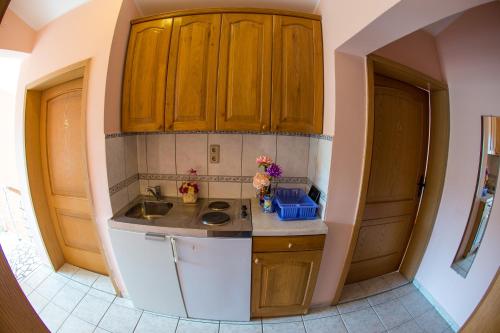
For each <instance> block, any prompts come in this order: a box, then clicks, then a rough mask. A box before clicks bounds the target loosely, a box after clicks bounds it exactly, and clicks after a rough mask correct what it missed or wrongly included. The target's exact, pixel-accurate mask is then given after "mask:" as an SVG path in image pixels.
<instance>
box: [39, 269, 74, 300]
mask: <svg viewBox="0 0 500 333" xmlns="http://www.w3.org/2000/svg"><path fill="white" fill-rule="evenodd" d="M68 281H69V279H68V278H67V277H65V276H61V275H59V274H55V273H54V274H51V275H49V276H48V277H47V278H46V279H45V280H43V282H42V283H40V285H39V286H38V287H37V288H36V289H35V290H36V291H37V292H38V293H39V294H40V295H42V296H43V297H45V298H47V299H49V300H51V299H52V298H54V296H55V295H56V294H57V293H58V292H59V291H60V290H61V289H62V288H63V287H64V285H65V284H66V283H67V282H68Z"/></svg>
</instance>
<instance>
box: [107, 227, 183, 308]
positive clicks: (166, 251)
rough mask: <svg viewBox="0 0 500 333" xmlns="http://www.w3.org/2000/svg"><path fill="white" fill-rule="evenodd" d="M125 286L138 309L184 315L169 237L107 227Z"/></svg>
mask: <svg viewBox="0 0 500 333" xmlns="http://www.w3.org/2000/svg"><path fill="white" fill-rule="evenodd" d="M109 233H110V236H111V243H112V246H113V250H114V252H115V256H116V260H117V261H118V267H119V269H120V272H121V274H122V277H123V280H124V282H125V287H126V288H127V291H128V293H129V295H130V298H131V299H132V302H134V305H135V306H136V307H138V308H140V309H144V310H148V311H152V312H156V313H161V314H166V315H172V316H181V317H186V310H185V308H184V302H183V300H182V293H181V288H180V285H179V280H178V278H177V270H176V265H175V260H174V253H173V250H172V244H171V241H170V237H167V236H165V235H163V234H151V233H146V234H145V233H142V232H131V231H125V230H117V229H110V231H109Z"/></svg>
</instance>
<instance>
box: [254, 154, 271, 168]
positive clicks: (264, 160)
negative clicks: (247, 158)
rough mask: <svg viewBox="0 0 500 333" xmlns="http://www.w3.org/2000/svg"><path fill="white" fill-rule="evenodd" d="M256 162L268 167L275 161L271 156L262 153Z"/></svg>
mask: <svg viewBox="0 0 500 333" xmlns="http://www.w3.org/2000/svg"><path fill="white" fill-rule="evenodd" d="M256 162H257V164H258V165H259V166H263V167H267V166H268V165H270V164H271V163H273V160H272V159H271V158H270V157H269V156H266V155H261V156H259V157H257V159H256Z"/></svg>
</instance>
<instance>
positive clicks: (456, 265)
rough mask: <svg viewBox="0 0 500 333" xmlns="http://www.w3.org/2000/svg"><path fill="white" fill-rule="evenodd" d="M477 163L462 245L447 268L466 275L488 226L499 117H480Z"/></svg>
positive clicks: (499, 156)
mask: <svg viewBox="0 0 500 333" xmlns="http://www.w3.org/2000/svg"><path fill="white" fill-rule="evenodd" d="M480 158H481V160H480V163H479V171H478V177H477V185H476V190H475V192H474V199H473V201H472V207H471V210H470V214H469V221H468V223H467V227H466V228H465V232H464V236H463V238H462V242H461V243H460V246H459V248H458V251H457V254H456V256H455V259H454V261H453V264H452V265H451V267H452V268H453V269H454V270H455V271H456V272H457V273H458V274H460V275H462V276H463V277H465V276H467V273H468V272H469V270H470V268H471V266H472V264H473V262H474V259H475V257H476V254H477V251H478V250H479V247H480V246H481V241H482V240H483V236H484V233H485V230H486V227H487V225H488V220H489V218H490V212H491V207H492V206H493V201H494V199H495V192H496V187H497V179H498V170H499V162H500V117H492V116H483V117H482V144H481V157H480Z"/></svg>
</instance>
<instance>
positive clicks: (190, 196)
mask: <svg viewBox="0 0 500 333" xmlns="http://www.w3.org/2000/svg"><path fill="white" fill-rule="evenodd" d="M196 200H198V193H189V192H188V193H183V194H182V201H183V202H184V203H196Z"/></svg>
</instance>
